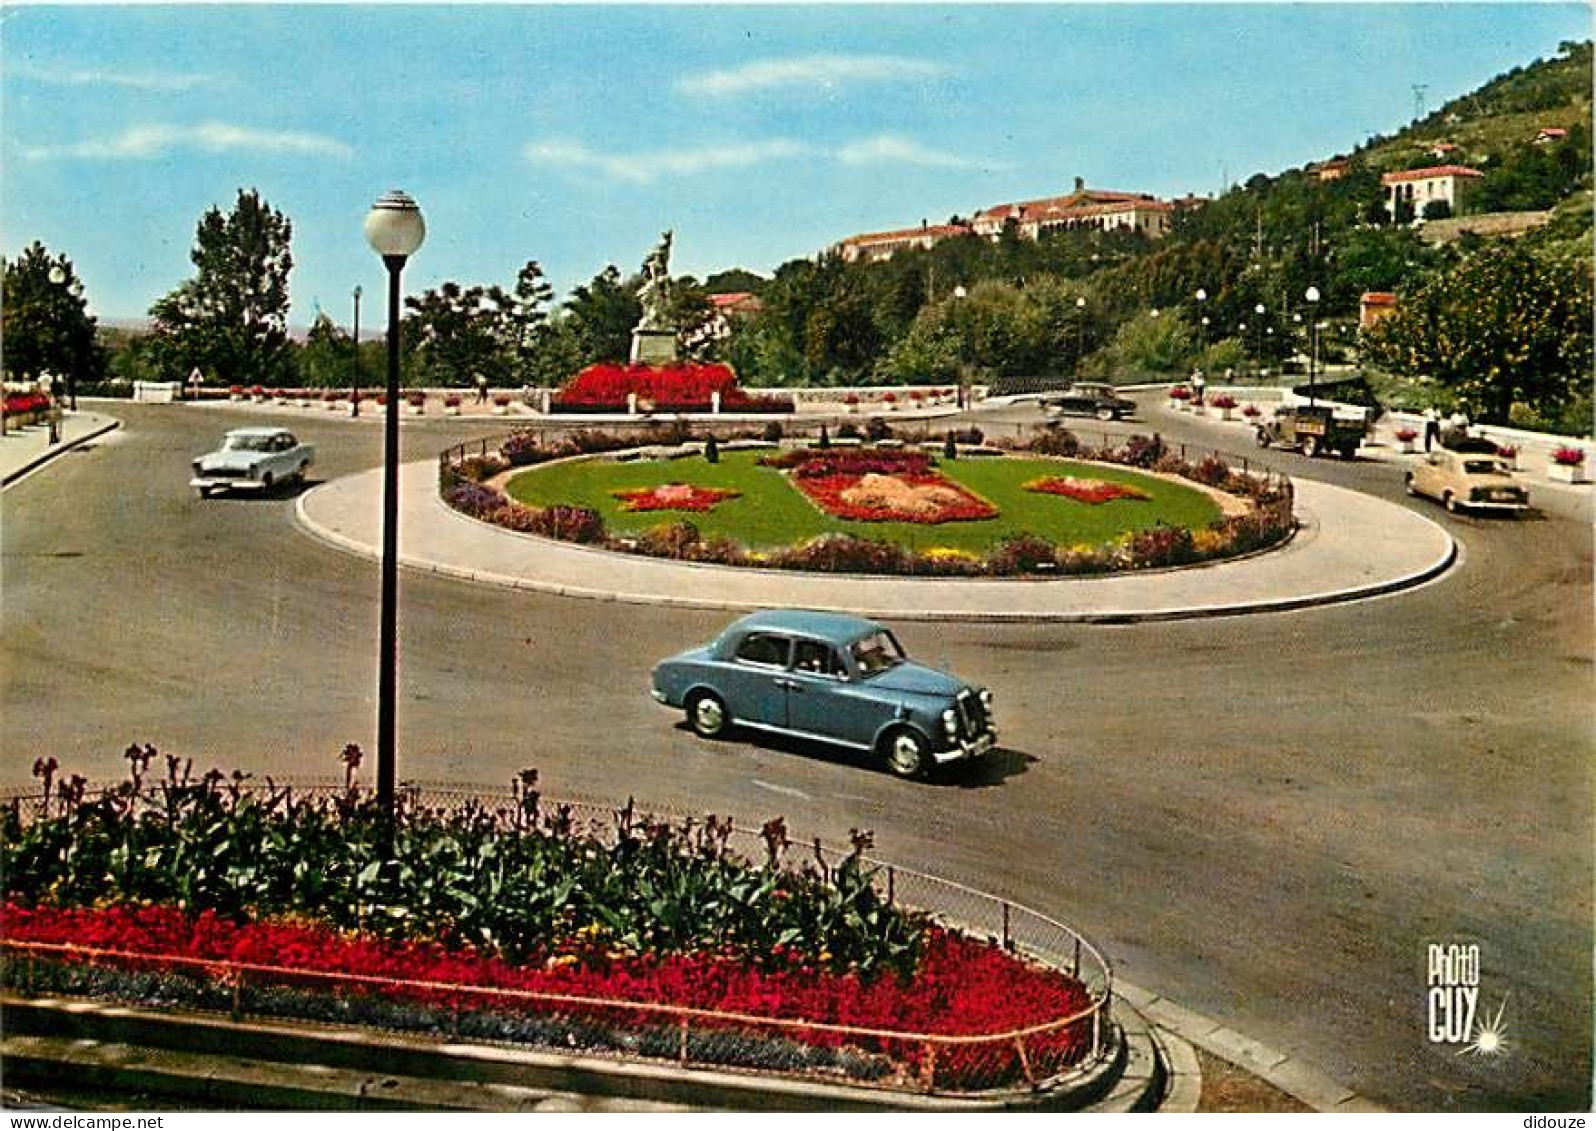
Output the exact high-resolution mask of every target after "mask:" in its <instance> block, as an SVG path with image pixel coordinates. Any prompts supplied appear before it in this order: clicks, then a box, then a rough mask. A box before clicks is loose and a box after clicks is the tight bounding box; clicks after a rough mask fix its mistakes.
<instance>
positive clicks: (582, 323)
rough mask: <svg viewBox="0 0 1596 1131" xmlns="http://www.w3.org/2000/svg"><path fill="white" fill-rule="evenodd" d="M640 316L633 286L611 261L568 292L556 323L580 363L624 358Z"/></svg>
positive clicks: (641, 308)
mask: <svg viewBox="0 0 1596 1131" xmlns="http://www.w3.org/2000/svg"><path fill="white" fill-rule="evenodd" d="M642 317H643V306H642V303H640V302H638V300H637V288H636V286H635V285H630V286H629V285H628V284H627V282H626V281H625V280H624V279H622V278H621V272H620V270H619V268H617V267H616V266H615V265H614V264H613V263H612V264H610V265H609V266H607V267H605V268H604V270H602V271H600V272H599V273H598V274H597V275H595V276H593V278H592V280H591V281H590V282H587V283H584V284H582V285H581V286H579V287H577V288H576V289H575V290H574V291H572V292H571V296H570V297H569V298H568V299H566V300H565V303H564V305H563V306H562V307H561V314H560V324H561V329H562V330H563V332H564V333H565V334H566V335H567V336H568V341H569V346H570V349H571V351H572V353H573V354H574V356H575V358H576V361H577V364H578V367H580V366H583V365H590V364H592V363H594V362H599V361H611V362H622V361H625V360H626V359H627V357H628V356H629V355H630V354H631V352H632V327H634V326H636V325H637V324H638V322H639V321H640V320H641V319H642Z"/></svg>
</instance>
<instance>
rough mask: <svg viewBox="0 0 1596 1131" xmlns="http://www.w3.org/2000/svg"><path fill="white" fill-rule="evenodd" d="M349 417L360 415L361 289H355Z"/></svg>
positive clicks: (357, 287)
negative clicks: (353, 353)
mask: <svg viewBox="0 0 1596 1131" xmlns="http://www.w3.org/2000/svg"><path fill="white" fill-rule="evenodd" d="M349 415H350V416H359V415H360V287H359V286H356V287H355V367H354V370H353V371H352V372H351V374H350V377H349Z"/></svg>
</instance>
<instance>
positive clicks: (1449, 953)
mask: <svg viewBox="0 0 1596 1131" xmlns="http://www.w3.org/2000/svg"><path fill="white" fill-rule="evenodd" d="M1426 984H1427V985H1428V987H1429V991H1428V994H1427V995H1426V1006H1427V1019H1428V1026H1427V1029H1426V1035H1427V1036H1428V1037H1429V1039H1430V1043H1431V1044H1436V1045H1461V1046H1463V1047H1462V1048H1461V1049H1460V1050H1459V1051H1460V1052H1472V1053H1477V1054H1479V1055H1486V1054H1496V1053H1501V1052H1503V1051H1504V1050H1505V1047H1506V1046H1505V1044H1504V1042H1503V1040H1502V1030H1503V1029H1504V1028H1505V1026H1504V1025H1503V1024H1502V1013H1503V1010H1505V1009H1506V1008H1507V1002H1506V1000H1505V999H1504V1000H1503V1002H1502V1004H1501V1005H1500V1006H1499V1007H1498V1008H1497V1011H1496V1015H1495V1016H1494V1017H1492V1018H1490V1019H1489V1020H1486V1019H1484V1017H1483V1015H1482V1014H1481V1013H1480V948H1479V944H1477V943H1470V944H1468V945H1466V946H1465V945H1459V944H1457V943H1453V944H1450V945H1442V944H1440V943H1431V944H1430V946H1429V962H1428V973H1427V978H1426Z"/></svg>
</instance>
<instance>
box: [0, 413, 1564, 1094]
mask: <svg viewBox="0 0 1596 1131" xmlns="http://www.w3.org/2000/svg"><path fill="white" fill-rule="evenodd" d="M119 412H122V414H123V415H124V416H125V420H126V427H125V428H124V429H123V430H122V431H120V432H118V433H114V434H112V435H111V436H109V437H107V438H106V439H105V440H103V441H101V442H100V443H98V444H97V445H96V446H95V447H94V448H93V450H91V451H86V452H82V453H78V454H74V455H70V456H67V457H63V458H62V459H61V460H59V461H57V464H56V465H55V466H53V467H52V468H51V469H50V470H49V471H48V472H47V473H45V474H42V475H35V476H32V477H30V478H29V479H28V480H26V481H24V482H22V483H20V484H18V485H16V486H14V487H13V488H11V489H9V490H7V491H6V492H5V493H4V495H3V496H0V506H3V514H0V519H3V523H4V525H3V530H4V545H3V554H4V557H3V569H4V575H3V580H4V602H3V607H0V632H3V639H4V641H5V652H4V655H5V660H6V663H5V669H4V672H3V676H0V728H3V729H0V739H3V741H4V744H5V749H6V751H7V752H8V758H7V760H6V766H5V774H4V777H5V779H6V780H9V781H17V780H24V779H25V775H26V769H27V766H28V765H29V764H31V761H32V759H33V757H34V756H35V755H36V754H37V753H44V752H49V753H53V754H55V755H56V756H57V757H58V758H60V760H61V761H62V762H63V763H64V764H65V766H66V767H67V768H68V769H70V770H73V771H79V772H86V773H90V774H92V775H96V776H103V775H107V774H113V773H117V772H119V771H120V769H121V765H120V757H119V755H120V751H121V750H122V748H123V747H124V746H125V745H126V744H127V743H128V742H130V741H134V740H137V741H140V742H144V741H149V742H153V743H155V744H156V745H157V746H159V747H160V748H161V749H162V750H163V751H170V752H173V753H179V754H182V755H185V756H191V757H193V758H194V759H195V761H196V763H197V764H198V765H201V766H204V765H208V764H211V763H219V764H222V765H225V766H229V767H231V766H238V767H241V768H244V769H246V770H252V771H255V772H257V773H268V772H270V773H276V774H282V775H286V774H293V775H321V776H329V777H332V776H336V775H337V774H338V773H339V772H340V766H339V764H338V762H337V753H338V751H339V750H341V749H342V747H343V744H344V743H345V742H348V741H359V742H362V743H365V744H367V745H368V746H369V744H370V736H371V733H372V730H373V727H374V724H373V721H372V720H373V706H372V695H373V690H374V687H375V682H376V672H375V664H374V653H375V639H376V616H377V612H376V606H377V601H376V593H377V577H376V573H377V571H376V567H375V566H374V565H372V564H370V563H367V562H364V561H360V560H358V559H355V558H353V557H349V556H346V555H343V554H340V553H338V552H335V551H333V550H330V549H328V548H326V547H324V546H322V545H320V544H317V543H315V542H313V541H312V540H310V539H308V538H306V537H304V536H303V535H302V534H300V533H299V532H297V531H296V530H295V529H294V528H293V526H292V522H291V517H290V514H291V509H292V506H293V501H292V499H291V498H287V497H277V498H272V499H267V500H253V499H214V500H211V501H209V502H205V503H201V502H200V501H199V500H198V499H196V498H194V496H193V493H192V492H190V491H189V490H187V488H186V486H185V482H186V470H187V463H188V460H189V459H190V458H191V457H192V456H193V455H194V454H195V453H196V452H198V451H201V450H203V449H204V447H205V445H206V444H207V443H209V442H210V441H211V440H212V439H213V438H214V436H215V434H216V433H217V432H219V431H220V430H221V429H222V428H223V427H226V426H231V424H232V423H234V422H236V421H238V420H239V419H240V418H239V416H237V415H235V414H228V415H226V416H223V415H222V414H221V410H215V411H207V410H200V409H190V408H184V407H164V406H130V407H128V408H126V410H125V412H124V411H123V410H119ZM1032 412H1034V410H1032V409H1027V408H1016V409H1012V410H1008V413H1009V415H1010V417H1011V418H1013V419H1019V418H1021V417H1024V416H1027V415H1028V414H1030V413H1032ZM1155 422H1156V424H1157V426H1158V427H1159V428H1160V429H1161V430H1162V431H1164V432H1165V434H1166V435H1168V436H1171V437H1172V438H1175V439H1181V438H1186V439H1190V440H1191V441H1193V442H1212V441H1213V440H1214V439H1215V437H1216V436H1221V435H1230V436H1239V435H1240V434H1239V433H1235V432H1231V433H1218V432H1216V431H1214V430H1212V429H1211V428H1210V427H1209V426H1206V425H1203V424H1199V423H1196V422H1191V421H1187V420H1184V419H1175V418H1169V419H1165V418H1162V417H1161V416H1159V417H1156V418H1155ZM1098 427H1099V426H1098V425H1096V424H1095V423H1092V424H1091V425H1090V426H1089V428H1083V431H1093V430H1096V429H1097V428H1098ZM495 428H500V429H502V428H503V422H495V423H494V424H491V425H484V426H478V427H477V432H481V433H486V432H491V431H493V430H494V429H495ZM462 430H469V426H466V425H463V424H461V423H460V422H456V423H454V424H453V425H452V426H449V425H445V424H444V423H442V422H437V423H433V422H412V423H407V426H406V428H405V432H404V453H403V454H404V458H406V459H417V458H423V457H425V456H427V455H429V454H431V453H433V452H436V451H437V450H439V449H441V448H442V447H444V446H446V445H447V444H449V443H452V442H455V441H456V439H457V438H458V437H459V436H460V434H461V432H462ZM302 432H303V434H304V436H305V438H306V439H309V440H310V441H312V442H314V443H316V444H318V445H319V446H320V449H321V452H322V457H321V462H320V465H319V467H318V469H317V470H318V471H319V472H320V473H321V474H322V475H323V476H332V475H342V474H345V473H348V472H351V471H356V470H359V469H362V468H366V467H370V466H372V465H374V464H375V463H377V462H378V460H379V458H380V433H379V430H378V429H377V428H375V427H374V426H371V425H368V424H365V423H361V424H349V423H346V422H343V421H326V420H322V421H317V420H314V418H311V419H307V421H306V423H305V424H304V426H303V428H302ZM1231 442H1232V444H1233V445H1234V444H1237V443H1238V441H1231ZM1265 458H1267V459H1268V460H1269V461H1270V462H1272V463H1274V464H1275V465H1277V466H1280V467H1282V468H1285V469H1288V470H1292V471H1294V472H1298V473H1306V474H1313V475H1315V476H1319V477H1323V478H1325V479H1327V480H1329V481H1332V482H1336V483H1338V484H1341V485H1346V486H1353V487H1356V488H1358V489H1362V490H1367V491H1371V492H1373V493H1375V494H1377V495H1380V496H1382V497H1385V498H1390V499H1393V500H1400V499H1401V498H1402V492H1401V486H1400V479H1399V473H1398V471H1397V469H1396V468H1394V467H1392V466H1390V465H1383V464H1377V463H1372V462H1360V463H1356V464H1351V465H1341V464H1338V463H1314V464H1310V463H1308V462H1307V461H1304V460H1302V459H1300V458H1299V457H1296V456H1294V455H1288V454H1272V455H1270V456H1268V457H1265ZM1539 494H1540V496H1541V498H1542V499H1543V500H1544V501H1545V502H1546V504H1547V509H1546V511H1545V513H1544V514H1542V515H1540V516H1538V517H1534V518H1530V519H1526V520H1522V521H1518V522H1502V521H1493V520H1475V519H1467V518H1453V517H1451V516H1446V515H1443V514H1441V513H1440V512H1439V510H1438V509H1437V510H1434V511H1432V510H1431V509H1430V508H1429V507H1428V506H1427V505H1426V504H1422V503H1415V504H1412V505H1415V506H1419V507H1422V508H1423V509H1424V512H1425V513H1426V514H1430V515H1431V516H1432V517H1436V518H1437V519H1438V520H1439V521H1441V522H1443V523H1445V524H1446V525H1447V526H1448V527H1449V529H1451V530H1453V531H1454V533H1455V534H1456V535H1457V536H1458V538H1459V540H1460V542H1461V544H1462V546H1463V551H1464V561H1463V564H1462V567H1461V568H1460V569H1458V570H1455V571H1453V572H1452V573H1451V574H1449V575H1448V576H1447V577H1446V578H1444V579H1442V580H1440V581H1439V582H1437V583H1435V584H1432V585H1429V586H1427V587H1425V588H1422V589H1420V590H1417V591H1413V592H1410V593H1405V594H1401V595H1399V596H1395V597H1390V598H1383V599H1379V600H1376V601H1370V602H1363V603H1358V604H1353V605H1346V606H1341V607H1334V608H1327V609H1319V610H1313V611H1305V612H1297V613H1284V614H1272V615H1266V616H1257V617H1244V618H1231V619H1220V620H1211V621H1197V622H1180V623H1166V624H1150V625H1120V626H1085V625H1073V626H1053V627H1046V626H993V625H969V624H966V625H937V624H906V625H904V626H902V633H901V635H902V636H903V638H904V640H905V642H906V643H907V644H908V645H909V647H910V648H911V649H912V650H914V651H916V652H918V653H920V654H921V655H922V656H923V657H926V658H929V659H930V660H931V661H933V662H938V663H940V662H943V661H946V662H947V663H948V664H949V665H950V666H952V667H953V668H954V669H955V670H958V671H960V672H961V673H967V674H969V675H970V676H971V677H972V678H975V679H979V680H981V681H983V682H986V683H990V684H991V685H993V686H994V687H996V688H997V689H998V691H999V695H1000V700H999V704H1000V711H1001V716H1000V717H1001V721H1002V723H1003V726H1004V738H1005V741H1006V744H1007V749H1006V750H1005V752H1003V753H1002V754H1001V756H1000V757H998V758H997V759H996V760H995V761H994V762H993V764H992V765H991V766H990V767H989V768H988V769H987V771H986V772H985V773H983V774H982V775H980V776H978V777H964V778H958V777H955V778H952V779H950V780H948V781H946V782H943V783H940V784H931V785H918V784H911V783H905V782H900V781H897V780H895V779H892V778H891V777H889V776H887V775H885V774H881V773H877V772H874V771H872V770H870V769H868V768H864V767H861V766H859V765H857V764H855V763H854V762H853V761H852V760H851V759H850V758H849V757H847V756H845V755H833V754H829V753H825V752H821V751H817V750H813V749H807V748H799V747H791V746H771V745H764V746H761V745H751V744H746V743H741V742H722V743H703V742H699V741H697V740H696V739H694V738H692V737H691V735H690V734H688V733H687V732H686V731H685V729H683V728H682V727H680V726H679V725H677V722H676V720H675V719H673V718H672V717H671V716H670V715H668V714H665V713H663V712H661V711H660V710H659V709H658V708H656V707H655V706H654V705H653V704H652V702H651V701H650V700H649V698H648V696H647V694H646V692H645V690H644V689H645V686H646V679H647V672H648V668H649V666H650V664H651V663H652V661H653V660H654V659H655V658H657V657H658V656H659V655H662V654H664V653H666V652H668V651H672V650H674V649H676V648H679V647H682V646H684V645H686V644H688V643H692V642H697V641H699V640H702V639H704V638H705V637H707V636H708V635H709V634H711V633H712V632H713V631H715V630H716V629H717V628H718V627H719V626H720V625H721V624H722V623H723V621H724V619H725V618H724V616H723V615H722V614H717V613H705V612H694V611H686V610H639V609H637V608H635V607H629V606H619V605H608V604H604V603H598V602H591V601H579V600H569V599H560V598H556V597H548V596H542V595H537V594H529V593H513V592H506V591H502V590H498V589H492V588H485V587H474V586H469V585H463V584H459V583H455V582H449V581H445V580H441V579H435V578H428V577H420V576H416V577H408V576H407V577H406V578H405V579H404V582H403V586H402V605H401V610H402V616H403V626H402V631H401V638H402V640H401V643H402V648H403V659H402V661H401V671H400V679H401V689H402V695H403V704H402V708H401V715H400V739H401V749H402V759H403V762H402V765H401V774H402V775H403V776H405V777H410V778H418V779H432V780H450V781H468V782H481V783H490V784H496V783H502V782H505V781H507V780H508V778H509V777H510V775H511V774H512V773H513V772H514V771H515V770H517V769H518V768H520V767H522V766H527V765H534V766H537V767H538V768H539V769H540V770H542V771H543V773H544V781H545V783H546V784H547V788H548V790H549V791H550V792H551V793H565V794H583V795H588V796H594V797H600V798H614V797H618V796H620V795H622V794H624V793H627V792H635V793H636V794H637V795H638V796H639V797H640V798H643V799H646V800H649V801H653V802H656V803H668V804H674V805H680V806H685V807H688V808H691V809H695V810H700V811H703V810H713V811H718V812H727V813H732V814H736V815H738V816H741V817H744V818H748V819H750V820H759V819H762V818H763V817H764V816H767V815H770V814H774V813H783V814H785V815H786V816H787V817H788V821H789V824H790V826H791V827H794V828H797V829H807V830H813V831H814V832H817V833H819V834H821V835H824V836H827V837H832V838H840V837H842V836H844V835H846V833H847V831H848V830H849V828H851V827H868V828H871V829H873V830H875V832H876V835H877V844H878V847H879V848H880V850H881V851H882V852H883V854H885V855H889V856H896V857H898V858H901V859H904V860H905V861H908V862H914V863H918V864H921V865H923V866H925V867H927V868H929V869H931V870H934V871H938V872H941V873H944V874H948V875H951V876H954V877H956V878H960V879H963V880H965V881H968V882H971V883H974V884H977V885H980V886H983V887H987V888H991V889H995V890H999V891H1002V892H1005V893H1007V894H1009V895H1010V896H1012V897H1014V898H1016V899H1019V900H1021V901H1024V902H1027V903H1031V904H1033V905H1035V906H1037V907H1040V908H1042V909H1044V910H1047V911H1049V912H1052V913H1055V914H1058V915H1060V916H1061V917H1063V918H1065V919H1066V920H1068V921H1070V922H1071V923H1073V924H1075V925H1076V926H1078V927H1080V928H1081V929H1083V930H1085V931H1086V932H1087V933H1088V934H1089V935H1091V936H1093V937H1095V938H1096V939H1098V940H1100V941H1101V942H1102V943H1103V945H1104V947H1105V949H1106V950H1107V951H1108V953H1109V954H1110V955H1111V956H1112V957H1113V958H1114V959H1115V960H1116V962H1117V963H1118V966H1119V969H1120V971H1121V973H1122V974H1123V976H1124V977H1125V978H1126V979H1127V980H1128V981H1131V982H1134V983H1137V984H1139V985H1141V986H1144V987H1146V988H1148V989H1152V990H1155V991H1157V992H1160V993H1162V994H1164V995H1166V996H1167V997H1169V998H1171V999H1173V1000H1175V1001H1179V1002H1182V1003H1183V1004H1186V1005H1188V1006H1190V1007H1191V1008H1193V1009H1197V1010H1200V1011H1202V1012H1204V1013H1207V1014H1210V1015H1213V1016H1217V1017H1223V1018H1227V1019H1229V1020H1230V1021H1231V1023H1232V1024H1233V1025H1234V1027H1235V1028H1237V1029H1239V1030H1240V1031H1242V1032H1243V1033H1246V1034H1248V1035H1250V1036H1252V1037H1254V1038H1256V1039H1257V1040H1260V1041H1263V1042H1266V1043H1268V1044H1270V1045H1273V1046H1275V1047H1277V1048H1280V1049H1282V1050H1285V1051H1288V1052H1290V1053H1293V1054H1295V1055H1299V1056H1302V1057H1304V1058H1306V1059H1307V1060H1308V1061H1310V1062H1312V1063H1316V1064H1318V1065H1319V1066H1320V1067H1322V1068H1323V1069H1324V1070H1325V1071H1327V1072H1328V1073H1329V1074H1330V1075H1331V1076H1333V1077H1335V1078H1337V1079H1340V1080H1341V1081H1343V1082H1344V1083H1346V1084H1348V1085H1349V1086H1351V1087H1353V1088H1355V1089H1357V1090H1358V1091H1359V1092H1362V1093H1364V1094H1366V1095H1368V1096H1370V1097H1371V1098H1373V1099H1375V1100H1377V1101H1380V1102H1384V1103H1387V1104H1391V1105H1393V1106H1397V1107H1424V1108H1445V1107H1447V1106H1456V1107H1459V1108H1464V1109H1479V1108H1510V1109H1511V1108H1537V1109H1572V1108H1584V1107H1586V1106H1588V1103H1589V1093H1588V1084H1589V1080H1590V1072H1591V1059H1590V1049H1591V1044H1590V1040H1591V1002H1592V998H1591V963H1590V955H1591V952H1592V928H1591V922H1592V906H1591V880H1592V858H1591V845H1592V841H1593V821H1592V795H1593V789H1592V786H1593V781H1592V777H1593V771H1592V759H1591V751H1592V742H1591V740H1592V726H1591V723H1592V715H1591V706H1590V704H1591V702H1592V696H1591V692H1592V690H1593V688H1592V653H1593V641H1592V626H1591V617H1590V610H1591V608H1592V586H1591V571H1592V560H1591V537H1590V530H1591V525H1590V522H1591V519H1590V509H1589V507H1590V503H1589V498H1588V496H1578V495H1575V494H1572V493H1566V492H1562V493H1560V492H1553V491H1551V490H1544V491H1541V492H1539ZM1451 941H1477V942H1478V943H1479V944H1480V945H1481V947H1482V951H1483V966H1484V970H1483V975H1482V986H1481V991H1482V997H1483V1001H1484V1003H1485V1004H1487V1005H1490V1006H1491V1007H1492V1008H1493V1009H1494V1005H1495V1003H1496V1002H1497V1001H1499V1000H1501V999H1502V998H1503V997H1504V996H1506V997H1507V998H1508V1001H1507V1008H1506V1020H1507V1023H1508V1026H1509V1027H1508V1030H1507V1037H1508V1040H1509V1042H1510V1051H1509V1053H1508V1054H1507V1055H1506V1056H1502V1057H1496V1058H1487V1057H1477V1056H1459V1055H1457V1054H1456V1052H1455V1051H1453V1050H1452V1049H1449V1048H1443V1047H1436V1046H1431V1045H1429V1044H1428V1043H1427V1042H1426V1040H1425V1036H1424V1001H1425V986H1424V970H1425V968H1424V959H1425V948H1426V946H1427V944H1429V943H1431V942H1451Z"/></svg>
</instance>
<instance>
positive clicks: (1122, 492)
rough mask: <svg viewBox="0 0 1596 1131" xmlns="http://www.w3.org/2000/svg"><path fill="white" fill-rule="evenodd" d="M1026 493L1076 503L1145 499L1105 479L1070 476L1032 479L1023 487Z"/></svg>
mask: <svg viewBox="0 0 1596 1131" xmlns="http://www.w3.org/2000/svg"><path fill="white" fill-rule="evenodd" d="M1025 489H1026V490H1027V491H1036V492H1038V493H1040V494H1044V495H1063V496H1064V497H1065V498H1067V499H1074V500H1075V501H1076V502H1078V503H1107V502H1112V501H1113V500H1114V499H1145V498H1147V494H1146V492H1144V491H1138V490H1137V489H1136V488H1135V487H1127V486H1126V485H1125V484H1123V483H1110V482H1108V481H1107V480H1106V479H1077V478H1075V477H1074V476H1071V475H1050V476H1048V477H1047V478H1045V479H1033V480H1031V481H1030V482H1029V483H1027V484H1026V485H1025Z"/></svg>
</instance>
